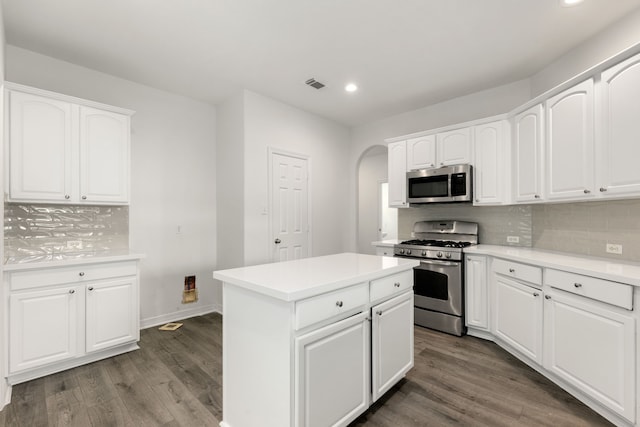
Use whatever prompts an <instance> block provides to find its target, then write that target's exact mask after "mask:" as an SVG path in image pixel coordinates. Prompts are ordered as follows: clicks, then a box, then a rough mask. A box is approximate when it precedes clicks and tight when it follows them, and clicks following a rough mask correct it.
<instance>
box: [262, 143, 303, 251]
mask: <svg viewBox="0 0 640 427" xmlns="http://www.w3.org/2000/svg"><path fill="white" fill-rule="evenodd" d="M270 173H271V182H272V188H271V200H272V202H271V204H272V208H271V213H272V214H271V216H272V218H271V229H272V235H273V237H272V239H273V240H272V244H271V246H272V252H271V253H272V260H273V261H288V260H294V259H300V258H306V257H308V256H309V255H310V251H309V201H308V200H309V173H308V165H307V159H304V158H301V157H294V156H287V155H284V154H278V153H272V154H271V172H270Z"/></svg>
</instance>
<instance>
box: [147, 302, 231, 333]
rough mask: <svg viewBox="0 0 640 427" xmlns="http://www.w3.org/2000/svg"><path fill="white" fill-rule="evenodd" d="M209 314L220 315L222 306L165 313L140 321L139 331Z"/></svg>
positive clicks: (216, 305) (207, 306)
mask: <svg viewBox="0 0 640 427" xmlns="http://www.w3.org/2000/svg"><path fill="white" fill-rule="evenodd" d="M209 313H220V314H222V306H221V305H220V304H209V305H203V306H200V307H195V308H191V309H188V310H180V311H174V312H173V313H167V314H163V315H160V316H154V317H149V318H146V319H141V320H140V329H147V328H152V327H154V326H158V325H164V324H165V323H169V322H175V321H177V320H181V319H188V318H189V317H196V316H202V315H203V314H209Z"/></svg>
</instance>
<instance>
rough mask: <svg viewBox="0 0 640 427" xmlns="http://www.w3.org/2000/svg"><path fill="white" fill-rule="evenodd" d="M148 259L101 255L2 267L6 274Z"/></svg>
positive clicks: (140, 256) (137, 254)
mask: <svg viewBox="0 0 640 427" xmlns="http://www.w3.org/2000/svg"><path fill="white" fill-rule="evenodd" d="M144 258H146V255H145V254H140V253H129V254H121V255H100V256H94V257H86V258H74V259H65V260H55V261H53V260H52V261H36V262H24V263H19V262H18V263H11V264H4V265H3V266H2V271H5V272H13V271H24V270H37V269H43V268H58V267H71V266H74V265H86V264H102V263H108V262H118V261H133V260H140V259H144Z"/></svg>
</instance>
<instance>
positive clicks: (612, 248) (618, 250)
mask: <svg viewBox="0 0 640 427" xmlns="http://www.w3.org/2000/svg"><path fill="white" fill-rule="evenodd" d="M606 251H607V252H608V253H610V254H617V255H622V245H616V244H613V243H607V246H606Z"/></svg>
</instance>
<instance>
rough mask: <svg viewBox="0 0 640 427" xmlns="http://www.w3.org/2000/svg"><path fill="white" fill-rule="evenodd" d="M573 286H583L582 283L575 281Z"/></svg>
mask: <svg viewBox="0 0 640 427" xmlns="http://www.w3.org/2000/svg"><path fill="white" fill-rule="evenodd" d="M573 286H575V287H576V288H581V287H582V283H574V284H573Z"/></svg>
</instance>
